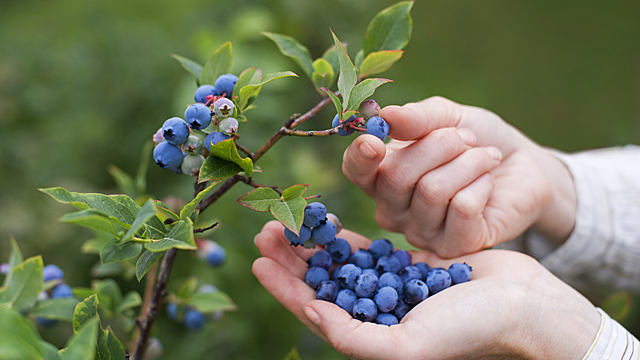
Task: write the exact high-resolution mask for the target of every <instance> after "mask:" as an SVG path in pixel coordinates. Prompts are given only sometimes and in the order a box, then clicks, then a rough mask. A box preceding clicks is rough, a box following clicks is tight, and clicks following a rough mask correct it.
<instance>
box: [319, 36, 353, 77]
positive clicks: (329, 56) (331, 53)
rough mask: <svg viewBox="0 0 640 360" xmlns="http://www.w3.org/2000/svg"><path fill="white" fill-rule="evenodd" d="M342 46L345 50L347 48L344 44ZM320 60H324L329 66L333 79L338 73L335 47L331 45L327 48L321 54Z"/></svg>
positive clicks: (338, 61) (338, 67)
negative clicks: (331, 69)
mask: <svg viewBox="0 0 640 360" xmlns="http://www.w3.org/2000/svg"><path fill="white" fill-rule="evenodd" d="M342 45H344V47H345V48H346V47H347V44H345V43H343V44H342ZM322 58H323V59H325V60H326V61H327V62H328V63H329V64H331V67H332V68H333V76H334V79H335V76H336V75H338V74H339V73H340V60H338V51H337V50H336V46H335V45H331V47H329V48H328V49H327V51H325V52H324V54H322Z"/></svg>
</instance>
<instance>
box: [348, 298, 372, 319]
mask: <svg viewBox="0 0 640 360" xmlns="http://www.w3.org/2000/svg"><path fill="white" fill-rule="evenodd" d="M377 316H378V307H377V306H376V303H375V302H373V300H371V299H369V298H361V299H358V300H356V302H355V303H353V317H354V318H356V319H358V320H360V321H369V322H372V321H374V320H375V319H376V317H377Z"/></svg>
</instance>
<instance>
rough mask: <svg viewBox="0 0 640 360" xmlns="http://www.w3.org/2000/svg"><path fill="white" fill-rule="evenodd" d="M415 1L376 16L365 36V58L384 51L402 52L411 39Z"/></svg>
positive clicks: (388, 9) (395, 6) (396, 6)
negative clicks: (412, 10) (411, 13)
mask: <svg viewBox="0 0 640 360" xmlns="http://www.w3.org/2000/svg"><path fill="white" fill-rule="evenodd" d="M412 6H413V1H404V2H400V3H397V4H395V5H392V6H390V7H388V8H386V9H384V10H382V11H381V12H379V13H378V15H376V17H374V18H373V20H371V22H370V23H369V26H368V27H367V32H366V33H365V36H364V56H365V57H367V56H368V55H369V54H370V53H372V52H375V51H382V50H402V49H403V48H404V47H405V46H406V45H407V44H408V43H409V39H410V38H411V28H412V27H413V20H411V15H410V14H409V13H410V11H411V7H412Z"/></svg>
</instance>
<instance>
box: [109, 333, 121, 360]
mask: <svg viewBox="0 0 640 360" xmlns="http://www.w3.org/2000/svg"><path fill="white" fill-rule="evenodd" d="M107 333H108V338H107V347H108V348H109V353H110V354H111V359H112V360H118V359H124V358H125V351H124V350H125V349H124V345H123V344H122V341H120V340H119V339H118V338H117V337H116V334H114V333H113V330H111V326H109V327H108V328H107Z"/></svg>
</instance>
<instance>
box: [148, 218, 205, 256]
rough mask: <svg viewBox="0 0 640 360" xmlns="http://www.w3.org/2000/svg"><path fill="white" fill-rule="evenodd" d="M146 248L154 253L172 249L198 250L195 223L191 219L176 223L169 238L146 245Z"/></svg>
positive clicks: (168, 235)
mask: <svg viewBox="0 0 640 360" xmlns="http://www.w3.org/2000/svg"><path fill="white" fill-rule="evenodd" d="M144 247H145V248H146V249H147V250H149V251H154V252H159V251H165V250H169V249H171V248H176V249H183V250H197V249H198V247H197V246H196V243H195V240H194V239H193V223H192V222H191V219H187V220H180V221H178V222H176V223H174V224H173V227H172V228H171V230H169V233H168V234H167V237H165V238H164V239H162V240H158V241H153V242H150V243H146V244H144Z"/></svg>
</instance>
